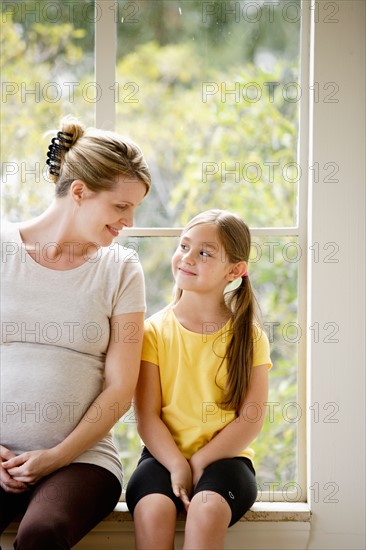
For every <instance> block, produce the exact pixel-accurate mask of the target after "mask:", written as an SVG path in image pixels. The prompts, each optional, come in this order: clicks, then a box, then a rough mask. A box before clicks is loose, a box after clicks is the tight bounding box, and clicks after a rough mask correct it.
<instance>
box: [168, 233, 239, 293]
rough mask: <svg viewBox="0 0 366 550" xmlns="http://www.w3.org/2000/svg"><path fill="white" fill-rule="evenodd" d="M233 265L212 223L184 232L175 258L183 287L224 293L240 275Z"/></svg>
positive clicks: (177, 277)
mask: <svg viewBox="0 0 366 550" xmlns="http://www.w3.org/2000/svg"><path fill="white" fill-rule="evenodd" d="M233 267H234V264H232V263H231V262H229V261H228V258H227V256H226V253H225V249H224V247H223V245H222V244H221V242H220V241H219V238H218V234H217V229H216V227H215V225H212V224H209V225H208V224H202V225H196V226H195V227H192V228H191V229H189V230H188V231H187V232H186V233H184V234H183V235H182V236H181V238H180V242H179V245H178V248H177V250H176V251H175V253H174V255H173V258H172V270H173V275H174V279H175V282H176V284H177V286H178V287H179V288H181V289H182V290H191V291H197V292H205V293H207V292H212V291H218V292H219V293H220V294H221V293H223V292H224V289H225V287H226V285H227V284H228V283H229V282H230V281H232V280H234V279H235V278H236V276H235V275H234V274H233Z"/></svg>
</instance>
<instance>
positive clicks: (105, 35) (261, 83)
mask: <svg viewBox="0 0 366 550" xmlns="http://www.w3.org/2000/svg"><path fill="white" fill-rule="evenodd" d="M32 10H33V11H32ZM304 11H305V10H304V8H302V6H301V3H300V1H299V0H295V1H291V2H285V1H282V0H281V2H279V1H268V2H263V1H262V0H257V1H256V2H253V1H247V0H245V1H243V0H241V1H225V2H222V1H203V0H183V1H178V0H177V1H176V0H154V1H153V2H152V1H149V0H142V1H140V0H139V1H138V0H136V1H131V2H130V1H125V0H120V1H118V2H112V1H109V0H108V1H105V0H104V1H103V2H98V1H97V2H95V4H94V2H92V1H82V2H75V1H72V2H71V1H70V2H69V1H67V2H55V1H54V2H50V3H48V2H43V3H40V2H12V3H11V6H10V4H9V6H8V7H6V3H5V4H4V7H3V14H2V21H3V26H4V32H3V40H4V44H5V45H6V47H5V48H3V52H4V53H3V63H4V70H5V71H4V72H3V80H4V82H3V90H2V92H3V99H2V101H3V121H2V125H3V135H4V134H5V135H7V136H12V138H11V139H7V140H6V143H3V158H4V159H5V162H4V163H3V167H2V179H3V214H4V215H5V217H7V218H9V219H11V220H13V221H16V220H18V219H24V218H26V217H31V216H33V215H35V214H37V213H39V212H40V211H42V209H43V208H44V207H45V206H46V204H47V202H48V200H49V197H50V195H51V193H52V186H51V185H50V183H48V182H47V181H45V182H44V181H43V177H42V170H43V168H44V154H45V150H46V149H47V146H48V141H49V138H48V137H47V138H45V141H44V144H42V146H40V144H39V142H38V141H37V140H38V136H39V135H40V134H41V133H42V132H43V131H44V130H45V129H48V128H49V124H50V120H56V119H58V118H60V116H61V115H62V114H66V113H72V114H75V115H77V116H80V118H81V119H82V120H85V122H86V123H87V124H94V123H96V124H97V125H99V126H100V127H104V128H111V127H115V129H116V130H117V131H119V132H120V133H123V134H126V135H129V136H131V137H132V138H133V139H134V140H135V141H136V142H137V143H138V144H139V145H140V146H141V148H142V149H143V151H144V153H145V155H146V157H147V159H148V162H149V165H150V168H151V171H152V176H153V188H152V191H151V193H150V195H149V197H148V199H147V200H146V201H144V202H143V204H142V206H141V207H140V209H139V211H138V213H137V216H136V228H134V229H131V230H128V231H126V232H124V233H125V236H124V237H121V239H120V242H121V243H123V244H127V246H131V247H133V248H135V249H136V250H138V252H139V255H140V259H141V262H142V265H143V268H144V272H145V277H146V282H147V301H148V314H151V313H153V312H155V311H157V310H158V309H160V308H161V307H162V306H163V305H165V304H166V303H168V302H169V300H170V296H171V295H170V292H171V287H172V279H171V276H170V257H171V254H172V251H173V250H174V247H175V245H176V239H177V236H178V235H179V227H181V226H182V225H184V224H185V223H186V221H187V220H188V219H189V218H191V217H192V216H193V215H195V214H196V213H198V212H199V211H201V210H206V209H208V208H213V207H220V208H227V209H229V210H233V211H235V212H237V213H239V214H240V215H242V217H243V218H244V219H245V220H246V222H247V223H248V225H249V226H250V227H251V229H252V235H253V246H252V254H251V262H250V266H249V272H250V274H251V276H252V277H253V281H254V286H255V288H256V290H257V294H258V298H259V302H260V304H261V308H262V314H263V320H264V326H265V328H266V330H267V334H268V336H269V338H270V341H271V355H272V360H273V363H274V367H273V369H272V371H271V375H270V394H269V399H268V407H267V414H266V422H265V426H264V429H263V431H262V433H261V435H260V436H259V437H258V439H257V440H256V442H255V444H254V448H255V451H256V469H257V474H258V485H259V488H260V495H261V498H262V499H263V500H277V499H280V500H281V499H284V500H289V501H291V500H305V498H306V495H305V483H304V476H305V465H304V460H305V459H304V456H305V448H304V444H303V439H304V426H305V407H304V402H305V400H304V368H305V356H304V353H305V341H304V339H305V325H304V320H305V300H304V296H305V273H306V268H305V260H306V246H304V243H305V231H304V229H305V225H304V223H305V221H306V220H305V215H304V213H305V208H306V201H305V197H306V181H305V179H306V168H305V167H304V166H305V165H304V161H303V159H304V158H306V151H305V149H304V145H303V144H302V141H301V140H300V133H301V132H302V133H303V135H305V134H304V132H306V125H303V126H302V127H300V125H299V120H300V99H301V101H304V100H305V99H306V98H307V93H306V90H304V89H303V88H302V87H301V85H300V82H301V79H300V74H301V71H304V70H306V67H305V66H304V63H305V64H306V62H305V61H304V60H305V55H303V56H302V57H301V59H302V62H303V63H302V65H300V31H301V29H300V19H302V21H303V25H305V30H304V29H303V36H307V33H308V32H309V31H308V30H307V27H306V25H307V14H305V13H302V12H304ZM301 16H302V17H301ZM94 24H95V28H96V33H95V35H94ZM115 33H116V35H115ZM94 36H95V37H96V38H95V40H94ZM99 37H100V38H99ZM114 39H115V40H116V46H117V48H116V49H117V58H116V59H115V58H114V55H113V54H112V52H113V50H112V49H111V48H112V47H113V44H114ZM94 42H95V48H96V55H95V57H94V56H93V48H94ZM94 59H96V66H94ZM94 68H95V69H96V72H95V74H94ZM25 74H26V75H27V77H26V78H24V77H23V75H25ZM15 75H21V76H20V77H19V78H16V77H15ZM4 92H5V93H4ZM94 117H96V118H94ZM24 159H26V160H24ZM305 162H306V161H305ZM23 166H24V167H23ZM50 188H51V189H50ZM151 250H153V251H154V253H153V254H152V253H151ZM124 420H125V421H124V422H119V423H118V424H117V425H116V428H115V435H116V439H117V441H118V444H119V447H120V451H121V457H122V460H123V463H124V467H125V470H126V474H127V478H128V477H129V475H130V474H131V472H132V471H133V469H134V467H135V465H136V462H137V458H138V455H139V450H140V444H139V438H138V435H137V432H136V425H135V422H134V412H133V410H131V411H130V412H129V413H128V414H127V415H126V417H125V419H124Z"/></svg>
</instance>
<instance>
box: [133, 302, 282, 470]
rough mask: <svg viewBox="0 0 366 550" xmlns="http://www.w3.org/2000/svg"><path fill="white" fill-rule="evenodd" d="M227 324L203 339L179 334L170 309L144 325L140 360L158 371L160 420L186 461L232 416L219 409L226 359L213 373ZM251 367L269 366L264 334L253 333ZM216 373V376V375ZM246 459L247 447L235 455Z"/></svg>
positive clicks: (221, 352)
mask: <svg viewBox="0 0 366 550" xmlns="http://www.w3.org/2000/svg"><path fill="white" fill-rule="evenodd" d="M230 327H231V321H228V323H226V324H225V325H224V326H223V327H218V326H216V327H215V325H214V324H208V327H207V329H208V332H210V333H209V334H199V333H195V332H191V331H189V330H187V329H185V328H184V327H183V326H182V325H181V324H180V323H179V321H178V320H177V318H176V316H175V314H174V312H173V310H172V308H171V307H167V308H165V309H163V310H161V311H159V312H158V313H156V314H155V315H152V316H151V317H150V318H149V319H147V320H146V321H145V334H144V344H143V350H142V360H143V361H149V362H150V363H154V364H155V365H158V367H159V373H160V383H161V395H162V409H161V419H162V420H163V422H164V423H165V424H166V426H167V427H168V429H169V431H170V433H171V434H172V436H173V438H174V441H175V442H176V444H177V446H178V448H179V449H180V451H181V452H182V454H183V455H184V456H185V457H186V458H187V459H189V458H190V457H191V456H192V455H193V454H194V453H195V452H196V451H198V450H199V449H201V448H202V447H203V446H204V445H206V444H207V443H208V442H209V441H210V440H211V439H212V438H213V437H214V436H215V434H217V433H218V432H219V431H220V430H222V429H223V428H224V427H225V426H226V425H227V424H229V423H230V422H231V421H232V420H234V419H235V418H236V416H237V414H236V412H235V411H234V410H226V409H222V408H221V407H220V406H219V403H221V401H222V393H223V390H222V388H224V387H225V381H226V376H227V366H226V360H225V361H224V363H223V365H222V367H221V368H220V370H219V372H218V368H219V366H220V363H221V361H222V357H223V356H224V355H225V351H226V349H227V345H228V342H229V338H230V336H229V335H228V330H230ZM254 334H255V337H254V340H253V346H254V349H253V365H264V364H268V367H269V368H271V366H272V363H271V359H270V354H269V342H268V338H267V335H266V334H265V332H263V331H262V330H261V329H260V328H257V327H256V330H254ZM217 373H218V375H217ZM239 456H246V457H248V458H250V459H252V458H253V456H254V451H253V450H252V449H250V448H249V447H248V448H247V449H245V450H243V451H242V452H241V453H239Z"/></svg>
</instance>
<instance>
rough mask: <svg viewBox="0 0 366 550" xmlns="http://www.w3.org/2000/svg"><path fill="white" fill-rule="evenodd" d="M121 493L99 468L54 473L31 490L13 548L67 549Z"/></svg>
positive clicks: (91, 466)
mask: <svg viewBox="0 0 366 550" xmlns="http://www.w3.org/2000/svg"><path fill="white" fill-rule="evenodd" d="M120 494H121V485H120V483H119V481H118V479H117V478H116V477H115V476H114V475H113V474H112V473H111V472H109V471H108V470H106V469H105V468H102V467H100V466H95V465H94V464H85V463H73V464H70V465H69V466H66V467H64V468H61V469H60V470H57V471H56V472H54V473H53V474H50V475H49V476H47V477H45V478H44V479H43V480H41V481H40V482H39V483H38V484H37V485H36V487H35V488H34V490H33V491H32V496H31V498H30V501H29V504H28V507H27V510H26V512H25V514H24V516H23V519H22V521H21V523H20V526H19V529H18V534H17V537H16V539H15V542H14V548H16V549H18V550H50V549H51V548H52V550H59V549H60V550H61V549H62V550H69V549H70V548H71V547H72V546H74V545H75V544H76V543H77V542H78V541H79V540H80V539H82V538H83V536H84V535H86V534H87V533H88V532H89V531H90V530H91V529H92V528H93V527H95V525H97V524H98V523H99V522H100V521H101V520H102V519H103V518H104V517H105V516H106V515H108V513H110V512H111V511H112V510H113V508H114V507H115V505H116V504H117V502H118V498H119V496H120Z"/></svg>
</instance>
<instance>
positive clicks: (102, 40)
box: [95, 0, 312, 502]
mask: <svg viewBox="0 0 366 550" xmlns="http://www.w3.org/2000/svg"><path fill="white" fill-rule="evenodd" d="M98 6H99V9H98V14H97V17H96V18H95V19H96V22H95V80H96V84H97V85H99V87H100V88H99V87H98V89H100V90H101V91H102V94H101V97H100V99H99V101H98V102H96V104H95V121H96V127H97V128H102V129H104V130H115V121H116V104H115V97H114V84H115V82H116V52H117V24H116V3H115V1H114V0H103V3H102V4H100V3H99V4H98ZM311 6H312V4H311V2H304V1H303V0H302V3H301V31H300V78H299V84H300V90H301V98H300V105H299V136H298V154H297V158H298V164H299V167H300V174H301V176H300V178H299V190H298V197H297V199H298V200H297V224H296V225H294V226H292V227H261V228H259V227H251V228H250V231H251V234H252V236H253V237H256V236H258V237H283V236H286V237H294V238H296V239H297V242H298V245H299V248H300V251H301V257H300V258H299V262H298V323H299V325H300V328H301V329H302V336H301V338H300V340H299V343H298V373H297V381H298V386H297V388H298V393H297V404H298V405H299V407H300V410H301V417H300V419H299V421H298V424H297V449H296V451H297V452H296V456H297V472H298V477H297V484H298V487H297V489H296V490H295V491H291V490H289V491H287V490H286V491H285V492H284V491H283V490H282V491H272V490H269V491H264V490H263V491H261V501H266V502H272V501H278V502H281V501H289V502H295V501H296V495H298V500H297V501H298V502H307V498H308V495H307V452H306V443H307V437H306V420H307V418H306V417H307V414H306V413H307V401H306V351H307V342H306V334H307V332H308V331H307V268H308V265H307V262H308V254H307V251H308V246H309V245H308V237H307V235H308V227H307V226H308V213H307V210H308V178H309V173H310V168H311V167H310V165H309V135H310V134H309V131H310V128H309V120H310V100H311V97H310V91H311V81H310V69H311V67H310V53H311V35H312V29H311V20H312V18H311V11H312V7H311ZM180 231H181V229H179V228H169V227H168V228H156V227H135V228H130V229H127V228H125V229H124V230H123V234H124V236H126V237H177V236H179V234H180ZM292 498H293V500H292Z"/></svg>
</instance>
